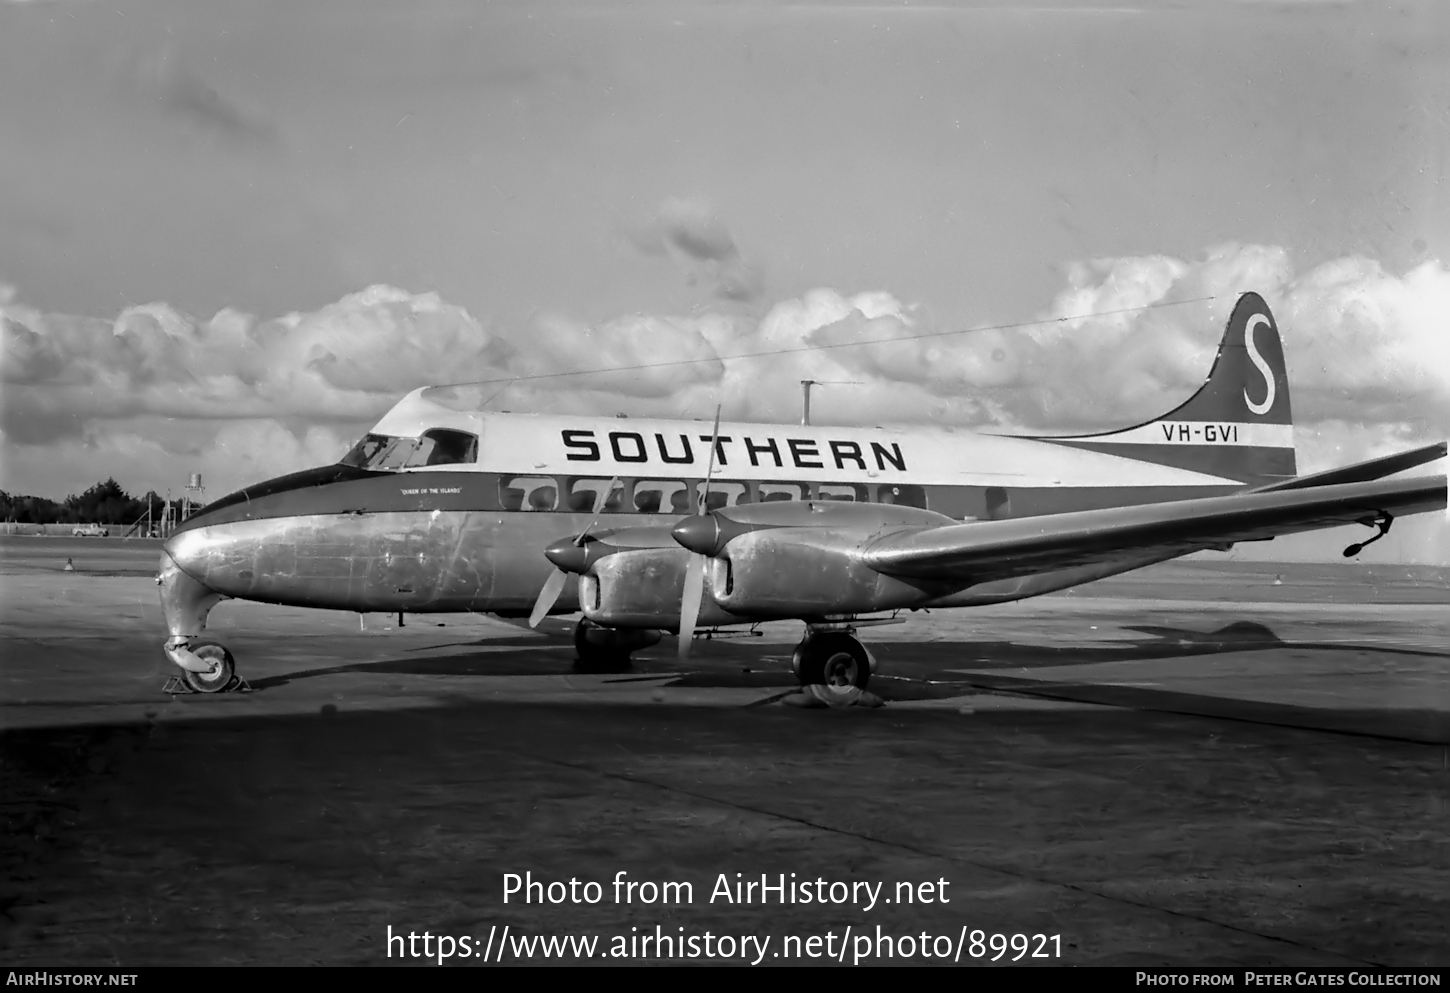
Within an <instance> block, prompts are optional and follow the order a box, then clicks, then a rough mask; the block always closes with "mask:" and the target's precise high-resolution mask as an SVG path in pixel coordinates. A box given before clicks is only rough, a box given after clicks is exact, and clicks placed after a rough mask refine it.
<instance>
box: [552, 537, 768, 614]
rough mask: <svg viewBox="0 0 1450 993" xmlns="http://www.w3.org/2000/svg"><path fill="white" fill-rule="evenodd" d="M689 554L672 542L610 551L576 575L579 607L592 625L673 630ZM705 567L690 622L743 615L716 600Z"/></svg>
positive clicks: (682, 592) (708, 572) (708, 570)
mask: <svg viewBox="0 0 1450 993" xmlns="http://www.w3.org/2000/svg"><path fill="white" fill-rule="evenodd" d="M690 554H691V553H690V552H687V551H685V549H683V548H681V547H680V546H679V545H677V544H675V543H674V542H673V541H670V543H669V547H660V548H627V549H622V550H619V551H614V552H612V553H611V554H609V555H606V556H604V557H602V558H600V559H598V560H597V561H595V562H594V563H593V564H592V565H590V567H589V570H588V571H587V572H585V573H584V574H583V575H581V576H580V577H579V606H580V609H582V610H583V611H584V616H585V617H587V618H589V619H590V620H591V621H593V622H595V623H596V624H605V625H608V626H610V627H645V628H664V629H666V630H670V631H677V630H679V627H680V598H681V596H683V594H684V590H685V568H686V566H687V565H688V564H689V560H690ZM711 571H712V570H710V569H708V568H707V569H706V570H705V591H704V595H703V597H702V598H701V600H702V603H701V607H700V616H699V620H698V621H696V624H698V625H699V626H702V627H709V626H712V625H716V624H738V623H740V622H741V621H743V620H747V618H742V617H736V616H735V615H733V614H731V613H730V612H729V611H727V610H724V609H722V608H721V607H720V606H719V605H718V604H716V602H715V600H714V598H713V596H712V595H711V593H712V590H711V587H712V583H711V575H710V573H711Z"/></svg>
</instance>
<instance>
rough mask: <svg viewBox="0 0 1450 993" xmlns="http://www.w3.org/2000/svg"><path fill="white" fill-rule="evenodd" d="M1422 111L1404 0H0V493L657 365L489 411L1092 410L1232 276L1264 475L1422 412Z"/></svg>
mask: <svg viewBox="0 0 1450 993" xmlns="http://www.w3.org/2000/svg"><path fill="white" fill-rule="evenodd" d="M1447 107H1450V36H1447V26H1446V19H1445V18H1444V16H1443V14H1442V13H1441V11H1440V10H1439V8H1438V7H1437V6H1436V5H1434V4H1433V3H1421V4H1414V3H1411V4H1403V5H1393V4H1374V5H1369V4H1359V3H1329V2H1326V3H1316V2H1305V0H1299V2H1285V3H1248V2H1243V3H1229V4H1211V5H1209V4H1204V5H1196V4H1181V3H1172V4H1170V3H1148V4H1114V5H1112V6H1106V5H1090V4H1080V3H1072V2H1067V3H1061V2H1059V3H1055V4H1052V5H1051V6H1041V7H1033V6H1031V5H1018V4H1011V5H1007V4H945V5H919V4H910V5H908V4H864V3H862V4H753V3H752V4H746V3H712V4H689V3H663V2H660V3H632V4H607V3H591V4H578V5H571V4H557V5H554V4H551V5H537V4H528V3H512V4H510V3H502V4H500V3H495V4H480V3H473V2H467V3H464V2H457V3H451V2H432V0H421V2H410V3H379V2H369V0H346V2H309V3H293V2H282V0H278V2H262V0H259V2H249V3H240V2H225V3H223V2H218V0H184V2H181V0H177V2H159V0H150V2H135V3H127V2H112V3H98V2H90V0H54V2H48V0H32V2H24V3H16V2H0V319H3V321H4V332H5V338H4V342H5V344H4V349H5V350H4V353H3V374H4V376H3V378H4V384H3V389H4V393H3V397H0V431H3V439H0V457H3V461H0V487H3V488H4V489H6V490H9V491H11V492H27V493H37V494H40V495H45V496H50V497H52V498H59V497H61V496H64V495H65V494H66V493H71V492H78V491H80V490H82V489H84V488H85V487H86V486H88V485H90V484H91V483H93V482H95V481H96V480H97V479H100V478H104V477H105V476H107V475H114V476H115V478H116V479H117V480H118V481H120V482H121V483H122V485H123V486H125V487H127V488H128V489H129V490H132V491H134V492H140V491H144V490H146V489H151V488H155V489H157V490H160V491H163V492H164V491H165V490H166V489H168V488H170V489H174V490H177V491H179V490H180V488H181V486H182V485H183V484H184V481H185V478H186V475H187V474H188V473H191V472H201V473H202V474H203V478H204V480H205V481H206V483H207V487H208V493H209V495H212V496H216V495H220V494H221V493H223V492H226V491H229V490H231V489H235V488H237V487H239V486H241V485H244V484H246V483H249V482H254V481H257V480H260V479H263V478H268V477H271V476H275V475H279V474H281V473H284V472H288V471H292V470H294V469H297V468H302V467H305V466H307V465H315V464H320V463H324V462H330V461H332V460H335V459H336V458H337V457H338V455H340V454H341V452H342V451H343V450H345V449H346V447H347V446H348V444H349V443H350V442H351V441H352V440H354V439H355V438H356V437H357V436H358V435H359V434H361V433H362V432H363V431H364V430H366V428H367V426H368V425H369V423H371V422H372V421H373V420H375V419H376V418H377V417H378V416H379V415H380V414H381V413H382V412H383V411H384V410H386V409H387V407H388V406H389V405H390V404H391V403H392V402H393V401H395V400H396V399H397V398H398V397H399V396H401V395H402V394H403V393H404V392H406V391H407V390H408V389H411V388H413V387H414V386H418V385H423V384H426V383H436V382H459V381H470V380H492V379H499V380H503V381H507V380H508V379H509V378H511V377H517V376H521V375H525V376H527V375H541V374H549V373H557V372H566V371H573V370H578V369H585V368H604V367H614V366H620V365H634V364H640V363H647V362H656V361H662V360H669V359H701V360H703V361H701V362H699V363H698V364H696V365H692V366H676V367H671V368H669V369H665V370H655V371H644V372H635V373H618V374H614V375H609V376H592V377H565V378H557V379H536V380H523V381H520V382H519V383H518V384H517V385H514V386H510V387H508V388H507V389H506V390H504V392H502V393H501V394H499V395H498V397H497V399H496V402H495V404H494V406H496V407H498V408H502V409H513V410H571V411H580V412H592V413H608V414H612V413H616V412H623V413H635V414H644V413H649V414H656V415H665V416H689V417H696V416H709V415H710V414H711V413H713V410H714V407H715V405H716V404H717V403H719V404H722V405H723V407H724V415H725V416H726V417H734V418H738V419H746V418H748V419H779V420H786V421H793V420H795V419H797V418H798V416H799V402H800V400H799V397H800V391H799V386H798V381H799V380H800V379H803V378H815V379H821V380H826V381H828V382H832V383H836V384H839V385H828V386H825V387H822V388H821V389H820V390H819V391H818V392H817V394H816V397H815V401H814V404H813V416H814V419H815V420H816V421H817V422H821V423H825V422H830V421H835V422H838V423H885V422H908V423H909V422H933V423H954V424H965V425H972V426H981V427H993V428H1001V427H1008V428H1011V427H1025V428H1032V429H1039V428H1044V427H1054V428H1063V429H1067V430H1077V429H1081V428H1106V427H1112V426H1114V425H1126V424H1129V423H1133V422H1134V421H1136V420H1141V419H1144V418H1147V417H1151V416H1154V415H1156V414H1158V413H1161V412H1163V411H1166V410H1168V409H1169V408H1171V407H1172V406H1174V405H1175V404H1176V403H1178V402H1179V401H1181V400H1182V399H1184V398H1185V397H1186V396H1188V395H1189V394H1191V393H1192V392H1193V390H1194V388H1196V386H1197V385H1198V383H1199V382H1201V380H1202V379H1203V377H1204V375H1205V374H1206V372H1207V369H1208V366H1209V364H1210V363H1211V361H1212V355H1213V349H1214V347H1215V346H1216V345H1217V342H1218V339H1219V336H1220V335H1221V333H1222V327H1223V322H1224V320H1225V319H1226V317H1227V314H1228V311H1229V310H1230V309H1231V308H1232V304H1233V300H1234V298H1235V297H1236V296H1237V294H1238V293H1240V292H1242V291H1245V290H1255V291H1257V292H1260V293H1262V294H1263V295H1264V296H1265V298H1266V299H1267V300H1268V301H1269V303H1270V305H1271V306H1272V307H1273V309H1274V312H1275V315H1276V318H1277V321H1278V323H1279V326H1280V328H1281V332H1282V334H1283V337H1284V340H1285V349H1286V355H1287V360H1288V363H1289V378H1290V385H1291V390H1292V393H1293V403H1294V410H1295V415H1296V441H1297V444H1298V446H1299V461H1300V468H1301V470H1304V471H1314V470H1316V469H1322V468H1328V467H1331V466H1333V465H1336V464H1342V463H1345V462H1349V461H1353V460H1356V459H1360V458H1365V457H1370V456H1372V455H1377V454H1383V453H1386V452H1389V451H1394V450H1396V449H1399V448H1404V447H1409V446H1411V445H1414V444H1418V443H1424V442H1428V441H1434V440H1440V439H1443V438H1445V437H1446V435H1447V434H1450V332H1447V329H1446V320H1445V317H1446V314H1450V197H1447V187H1446V168H1447V161H1446V158H1447V157H1446V146H1447V137H1446V136H1447V134H1450V121H1447V114H1450V111H1447ZM1135 308H1137V309H1135ZM1143 308H1146V309H1143ZM1108 311H1114V312H1116V313H1111V314H1106V313H1105V312H1108ZM1093 315H1105V316H1093ZM1034 321H1047V322H1050V323H1045V324H1032V323H1030V322H1034ZM1002 325H1013V326H1012V327H1008V328H1003V329H1000V330H972V329H982V328H989V329H991V328H997V327H998V326H1002ZM943 332H965V333H960V334H958V333H952V334H942V333H943ZM917 335H931V337H926V338H919V337H913V336H917ZM856 338H873V339H875V338H886V339H900V340H898V341H895V342H894V343H892V344H889V345H872V346H866V347H855V348H832V349H828V350H823V351H817V352H812V353H809V354H806V355H798V356H790V357H786V358H783V359H774V360H758V359H757V360H735V361H717V360H718V359H719V358H720V357H721V356H726V357H728V356H730V355H732V354H739V353H743V352H749V351H759V350H772V349H778V348H794V347H802V346H806V345H822V344H841V343H844V342H848V341H851V340H854V339H856ZM1435 468H1438V469H1440V470H1441V471H1443V468H1444V463H1443V462H1442V463H1440V464H1439V465H1438V466H1436V467H1435ZM1431 517H1436V518H1437V519H1433V520H1432V519H1429V518H1418V519H1414V520H1410V521H1405V522H1401V523H1400V524H1399V525H1397V526H1396V530H1395V532H1393V533H1392V535H1391V538H1390V539H1386V541H1384V542H1381V543H1380V544H1379V545H1378V546H1376V548H1375V549H1372V550H1371V551H1373V552H1375V554H1377V555H1380V556H1386V557H1388V558H1389V559H1396V558H1398V559H1403V560H1406V561H1431V562H1450V527H1447V524H1446V521H1445V520H1444V519H1438V515H1431ZM1351 540H1352V539H1351ZM1345 543H1347V542H1345ZM1321 544H1322V545H1329V544H1335V541H1328V540H1326V541H1325V542H1322V543H1321ZM1296 547H1297V545H1296ZM1306 547H1308V546H1306ZM1304 554H1306V555H1314V554H1316V553H1315V552H1314V551H1313V550H1312V549H1310V550H1309V551H1306V552H1305V553H1304ZM1333 554H1335V555H1337V546H1336V549H1335V550H1334V551H1333ZM1369 555H1370V553H1369V552H1367V553H1366V557H1367V558H1368V557H1369Z"/></svg>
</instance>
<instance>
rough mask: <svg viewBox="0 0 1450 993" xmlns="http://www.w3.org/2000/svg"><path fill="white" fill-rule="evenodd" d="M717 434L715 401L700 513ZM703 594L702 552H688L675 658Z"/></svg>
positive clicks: (681, 654) (688, 637)
mask: <svg viewBox="0 0 1450 993" xmlns="http://www.w3.org/2000/svg"><path fill="white" fill-rule="evenodd" d="M719 437H720V405H719V404H716V405H715V426H714V427H713V428H712V429H711V431H710V462H709V465H708V466H707V467H706V469H705V485H704V486H703V487H702V488H701V490H700V502H699V504H698V505H696V507H695V512H696V513H697V514H703V513H705V511H706V508H707V507H708V506H709V505H710V477H711V476H713V475H715V451H716V449H717V447H718V446H719V440H718V439H719ZM704 595H705V556H703V555H701V554H700V553H699V552H691V553H690V559H689V561H688V562H687V563H686V565H685V591H684V593H683V595H682V596H681V597H680V643H679V646H678V647H677V648H676V650H675V654H676V657H677V658H682V659H683V658H688V657H689V655H690V642H692V641H694V639H695V622H696V621H698V620H699V619H700V598H701V597H702V596H704Z"/></svg>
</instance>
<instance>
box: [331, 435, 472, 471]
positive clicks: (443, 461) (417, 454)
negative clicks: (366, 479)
mask: <svg viewBox="0 0 1450 993" xmlns="http://www.w3.org/2000/svg"><path fill="white" fill-rule="evenodd" d="M476 461H478V437H477V435H473V434H469V433H468V432H466V431H453V430H451V429H448V428H433V429H432V430H430V431H424V432H423V436H422V437H421V438H401V437H398V436H396V435H387V434H369V435H367V436H365V437H364V438H363V439H362V441H359V442H358V443H357V444H356V445H354V446H352V450H351V451H349V452H348V453H347V454H346V455H344V456H343V457H342V464H343V465H348V466H354V467H356V468H358V469H372V470H374V471H378V472H397V471H398V470H399V469H416V468H420V467H422V466H428V465H464V464H468V463H472V462H476Z"/></svg>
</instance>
